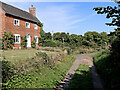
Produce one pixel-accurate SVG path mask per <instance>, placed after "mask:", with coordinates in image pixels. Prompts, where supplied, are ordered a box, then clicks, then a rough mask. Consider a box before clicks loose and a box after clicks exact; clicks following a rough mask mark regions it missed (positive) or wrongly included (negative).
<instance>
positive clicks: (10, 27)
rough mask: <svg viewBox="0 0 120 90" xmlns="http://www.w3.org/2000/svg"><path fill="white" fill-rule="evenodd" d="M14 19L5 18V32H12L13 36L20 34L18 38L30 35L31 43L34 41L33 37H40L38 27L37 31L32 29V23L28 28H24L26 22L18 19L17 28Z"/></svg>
mask: <svg viewBox="0 0 120 90" xmlns="http://www.w3.org/2000/svg"><path fill="white" fill-rule="evenodd" d="M14 19H18V18H14V17H11V16H6V17H5V32H7V33H9V32H12V33H13V34H20V36H25V35H26V34H27V33H29V34H30V35H31V41H33V40H34V36H38V37H40V27H39V26H38V29H37V30H36V29H34V23H32V22H29V23H30V28H26V22H28V21H25V20H22V19H19V21H20V22H19V23H20V25H19V26H15V25H14ZM14 46H15V47H19V46H20V45H14Z"/></svg>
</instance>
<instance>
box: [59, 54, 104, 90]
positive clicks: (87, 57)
mask: <svg viewBox="0 0 120 90" xmlns="http://www.w3.org/2000/svg"><path fill="white" fill-rule="evenodd" d="M92 55H95V53H90V54H81V55H75V56H76V60H75V61H74V63H73V65H72V66H71V68H70V69H69V71H68V72H67V73H66V76H65V77H64V79H63V80H62V81H61V83H60V85H59V86H58V88H57V89H58V90H65V89H67V88H68V87H69V84H70V81H71V79H72V77H73V76H74V73H75V71H76V70H77V68H78V67H79V65H80V64H85V65H89V67H90V70H91V72H92V79H93V86H94V89H95V90H96V89H101V90H103V86H102V83H101V81H100V77H99V75H98V74H97V73H96V71H95V67H94V64H93V59H92V57H91V56H92Z"/></svg>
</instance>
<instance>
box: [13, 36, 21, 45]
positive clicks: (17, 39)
mask: <svg viewBox="0 0 120 90" xmlns="http://www.w3.org/2000/svg"><path fill="white" fill-rule="evenodd" d="M14 37H15V38H14V43H15V44H20V35H19V34H14Z"/></svg>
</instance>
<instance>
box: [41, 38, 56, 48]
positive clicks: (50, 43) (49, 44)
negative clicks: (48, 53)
mask: <svg viewBox="0 0 120 90" xmlns="http://www.w3.org/2000/svg"><path fill="white" fill-rule="evenodd" d="M43 46H44V47H56V46H57V44H56V43H55V41H52V40H45V41H44V43H43Z"/></svg>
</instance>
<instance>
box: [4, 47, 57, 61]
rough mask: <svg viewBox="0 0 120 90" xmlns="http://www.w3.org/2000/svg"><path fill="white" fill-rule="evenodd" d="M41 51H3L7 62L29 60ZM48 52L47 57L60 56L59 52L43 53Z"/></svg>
mask: <svg viewBox="0 0 120 90" xmlns="http://www.w3.org/2000/svg"><path fill="white" fill-rule="evenodd" d="M40 51H41V50H36V49H30V50H28V49H25V50H3V51H2V58H4V59H5V60H7V61H11V62H14V61H18V60H22V61H23V60H29V59H31V58H32V57H34V56H35V54H36V53H37V52H40ZM42 52H46V53H47V55H48V56H49V55H53V54H58V53H59V52H51V51H42Z"/></svg>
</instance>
